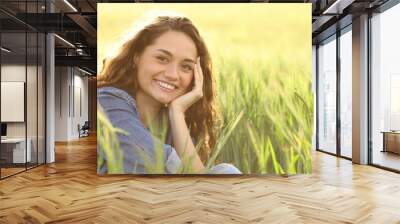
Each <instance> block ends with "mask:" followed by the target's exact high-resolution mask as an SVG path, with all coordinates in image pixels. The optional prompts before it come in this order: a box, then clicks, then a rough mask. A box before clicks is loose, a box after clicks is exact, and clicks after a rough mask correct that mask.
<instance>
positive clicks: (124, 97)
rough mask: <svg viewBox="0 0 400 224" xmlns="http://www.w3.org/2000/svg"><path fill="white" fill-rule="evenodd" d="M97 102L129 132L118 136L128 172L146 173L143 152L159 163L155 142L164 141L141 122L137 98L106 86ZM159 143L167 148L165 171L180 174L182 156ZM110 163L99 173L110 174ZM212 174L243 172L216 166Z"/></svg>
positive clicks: (110, 117) (230, 167)
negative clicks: (156, 159)
mask: <svg viewBox="0 0 400 224" xmlns="http://www.w3.org/2000/svg"><path fill="white" fill-rule="evenodd" d="M97 100H98V103H99V104H100V106H101V107H102V109H103V111H104V113H105V114H106V116H107V117H108V119H109V120H110V122H111V123H112V124H113V126H114V127H116V128H120V129H122V130H124V131H126V132H127V133H128V135H124V134H118V139H119V144H120V148H121V150H122V152H123V155H124V163H123V164H124V173H137V174H144V173H146V170H145V166H144V160H143V153H145V154H146V155H147V156H148V158H149V159H150V160H152V161H150V162H155V158H156V149H155V148H156V147H155V145H154V143H155V141H160V140H158V139H157V138H155V137H154V136H153V135H152V134H151V133H150V131H149V130H148V129H146V128H145V127H144V125H143V123H142V122H141V121H140V119H139V114H138V111H137V108H136V101H135V99H134V98H133V97H132V96H131V95H129V94H128V93H127V92H125V91H124V90H122V89H118V88H115V87H102V88H99V89H98V90H97ZM169 139H171V137H169ZM158 143H160V144H161V145H163V146H164V150H163V158H164V165H165V166H164V170H165V172H166V173H176V171H177V169H178V168H179V166H180V164H181V160H180V158H179V156H178V154H177V153H176V151H175V149H174V148H173V147H172V146H171V145H169V144H163V143H161V142H158ZM158 143H157V145H158ZM98 147H99V145H98ZM97 150H98V153H101V150H99V148H98V149H97ZM106 163H107V161H106ZM106 163H104V164H103V165H102V166H101V167H100V168H99V174H106V173H107V172H108V171H107V164H106ZM210 173H214V174H240V171H239V170H238V169H237V168H236V167H234V166H232V165H230V164H219V165H217V166H214V167H213V168H212V169H211V170H210Z"/></svg>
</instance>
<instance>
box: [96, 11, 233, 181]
mask: <svg viewBox="0 0 400 224" xmlns="http://www.w3.org/2000/svg"><path fill="white" fill-rule="evenodd" d="M97 95H98V102H99V104H100V106H101V107H102V109H103V111H104V113H105V115H106V116H107V117H108V119H109V120H110V122H111V124H112V125H113V126H114V127H116V128H119V129H122V130H123V131H125V134H122V133H119V134H118V141H119V145H120V148H121V149H122V152H123V158H124V159H123V171H122V172H121V173H149V172H151V171H150V169H149V167H154V166H159V164H156V163H159V161H160V158H161V161H162V167H161V169H157V173H176V172H178V170H185V171H186V172H188V173H225V174H227V173H228V174H240V171H239V170H238V169H237V168H236V167H234V166H232V165H229V164H219V165H217V166H215V167H213V168H211V170H206V169H205V167H204V163H205V162H206V161H205V160H206V158H208V157H209V155H210V152H211V149H212V148H214V146H215V144H216V136H217V132H218V126H217V125H216V124H218V119H217V114H218V113H217V111H216V109H215V99H216V96H215V87H214V80H213V74H212V63H211V58H210V55H209V52H208V50H207V47H206V44H205V42H204V41H203V39H202V37H201V36H200V34H199V31H198V30H197V28H196V27H195V26H194V25H193V23H192V22H191V21H190V20H189V19H188V18H186V17H183V16H168V15H159V16H156V17H155V18H154V19H153V20H152V21H151V22H149V23H148V24H144V26H143V27H141V28H140V29H138V30H137V32H135V33H134V34H133V35H132V36H131V38H130V39H128V40H127V41H126V42H125V43H124V44H123V45H122V47H121V48H120V51H119V53H118V54H116V56H114V57H113V58H110V59H107V60H105V64H104V67H103V70H102V71H101V73H100V74H99V77H98V94H97ZM163 124H164V126H165V127H163ZM160 130H166V133H161V134H160ZM163 136H164V137H165V139H163ZM194 142H196V143H198V144H199V151H197V150H196V147H195V145H194ZM157 146H161V147H157ZM98 147H99V149H98V156H99V157H101V158H104V159H105V163H99V164H100V166H99V167H98V172H99V173H100V174H105V173H108V168H107V167H108V166H107V159H108V158H107V156H106V155H105V154H104V153H103V152H104V150H102V148H101V147H102V145H101V144H99V146H98ZM160 148H161V153H160V150H159V149H160ZM102 153H103V154H102ZM184 161H186V162H185V163H183V162H184ZM149 164H150V165H149ZM155 164H156V165H155ZM182 167H183V169H182Z"/></svg>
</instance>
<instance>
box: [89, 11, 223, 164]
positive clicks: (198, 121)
mask: <svg viewBox="0 0 400 224" xmlns="http://www.w3.org/2000/svg"><path fill="white" fill-rule="evenodd" d="M167 31H178V32H183V33H184V34H186V35H187V36H189V37H190V38H191V39H192V40H193V42H194V43H195V45H196V48H197V52H198V54H199V55H198V56H199V57H200V58H201V62H200V65H201V68H202V70H203V76H204V81H203V98H201V99H200V100H199V101H197V102H196V103H194V104H193V105H192V106H191V107H190V108H189V109H188V110H187V111H186V113H185V119H186V123H187V124H188V126H189V129H190V134H191V136H192V137H194V139H195V141H196V142H197V143H198V142H203V144H202V145H201V146H200V150H199V155H200V157H201V159H202V160H203V162H205V161H206V159H207V158H208V157H209V155H210V153H211V150H212V149H213V148H214V146H215V144H216V138H217V135H218V131H219V129H220V120H219V115H218V113H217V108H216V102H215V99H216V89H215V83H214V80H213V72H212V62H211V57H210V55H209V52H208V49H207V46H206V44H205V42H204V40H203V38H202V37H201V36H200V34H199V31H198V30H197V29H196V27H195V26H194V25H193V23H192V22H191V21H190V20H189V19H188V18H186V17H183V16H157V17H155V18H154V19H153V20H152V21H151V22H149V23H148V24H145V25H144V26H143V27H142V28H140V29H139V30H138V31H136V32H135V33H134V35H133V36H132V37H131V38H129V39H128V40H127V41H126V42H124V44H123V45H122V46H121V48H120V49H119V52H118V54H117V55H116V56H114V57H112V58H110V59H107V60H104V61H103V63H104V65H103V69H102V71H101V72H100V74H99V76H98V80H97V86H98V87H104V86H113V87H117V88H120V89H123V90H125V91H126V92H128V93H129V94H130V95H132V96H133V97H135V95H136V91H137V90H138V81H137V65H136V63H135V61H136V60H134V59H136V58H137V57H140V55H141V54H142V53H143V51H144V49H145V48H146V47H147V46H149V45H151V44H153V43H154V42H155V40H156V39H157V38H158V37H160V36H161V35H162V34H163V33H165V32H167Z"/></svg>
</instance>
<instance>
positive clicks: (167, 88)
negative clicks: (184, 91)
mask: <svg viewBox="0 0 400 224" xmlns="http://www.w3.org/2000/svg"><path fill="white" fill-rule="evenodd" d="M154 81H155V82H156V85H157V86H158V87H159V88H160V89H161V90H162V91H165V92H168V93H170V92H173V91H174V90H175V89H177V88H178V87H177V86H175V85H173V84H171V83H168V82H164V81H161V80H157V79H155V80H154Z"/></svg>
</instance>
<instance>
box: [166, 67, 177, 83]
mask: <svg viewBox="0 0 400 224" xmlns="http://www.w3.org/2000/svg"><path fill="white" fill-rule="evenodd" d="M165 77H166V78H167V79H168V80H171V81H174V80H178V77H179V76H178V66H177V65H175V64H172V63H171V64H170V65H169V66H168V68H167V70H166V71H165Z"/></svg>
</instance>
